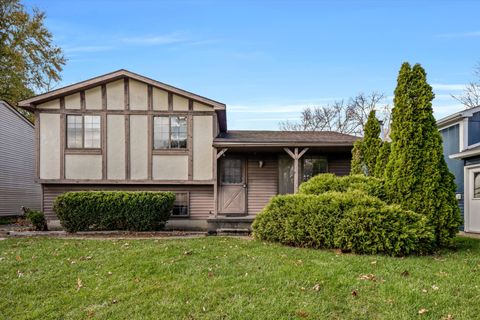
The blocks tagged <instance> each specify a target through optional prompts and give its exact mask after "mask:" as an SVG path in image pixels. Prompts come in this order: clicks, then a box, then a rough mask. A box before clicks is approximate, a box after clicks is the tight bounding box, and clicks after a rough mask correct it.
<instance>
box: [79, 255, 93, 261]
mask: <svg viewBox="0 0 480 320" xmlns="http://www.w3.org/2000/svg"><path fill="white" fill-rule="evenodd" d="M78 260H82V261H83V260H92V257H90V256H86V257H85V256H81V257H80V259H78Z"/></svg>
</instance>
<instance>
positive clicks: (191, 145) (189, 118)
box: [187, 100, 194, 180]
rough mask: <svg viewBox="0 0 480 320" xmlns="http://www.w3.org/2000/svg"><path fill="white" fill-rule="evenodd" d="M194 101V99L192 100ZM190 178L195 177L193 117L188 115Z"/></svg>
mask: <svg viewBox="0 0 480 320" xmlns="http://www.w3.org/2000/svg"><path fill="white" fill-rule="evenodd" d="M190 101H192V100H190ZM187 149H188V180H192V179H193V157H194V154H193V117H192V115H188V116H187Z"/></svg>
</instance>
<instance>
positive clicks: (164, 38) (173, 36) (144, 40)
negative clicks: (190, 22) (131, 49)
mask: <svg viewBox="0 0 480 320" xmlns="http://www.w3.org/2000/svg"><path fill="white" fill-rule="evenodd" d="M120 40H121V41H122V42H125V43H131V44H140V45H165V44H173V43H180V42H185V41H187V40H188V39H187V37H186V36H185V35H184V34H183V33H181V32H173V33H168V34H162V35H144V36H134V37H125V38H122V39H120Z"/></svg>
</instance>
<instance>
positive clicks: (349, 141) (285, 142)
mask: <svg viewBox="0 0 480 320" xmlns="http://www.w3.org/2000/svg"><path fill="white" fill-rule="evenodd" d="M359 139H361V138H360V137H356V136H352V135H349V134H344V133H339V132H333V131H267V130H258V131H257V130H231V131H227V132H221V133H220V134H219V135H218V136H217V137H216V138H215V139H214V140H213V145H214V146H217V147H227V146H245V147H247V146H266V145H268V146H285V147H286V146H305V147H326V146H347V147H348V146H353V143H354V142H355V141H357V140H359Z"/></svg>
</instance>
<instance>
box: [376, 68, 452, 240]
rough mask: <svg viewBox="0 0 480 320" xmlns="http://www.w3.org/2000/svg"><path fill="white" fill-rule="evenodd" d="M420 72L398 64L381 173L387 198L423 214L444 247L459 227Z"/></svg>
mask: <svg viewBox="0 0 480 320" xmlns="http://www.w3.org/2000/svg"><path fill="white" fill-rule="evenodd" d="M433 98H434V94H433V91H432V87H431V86H430V85H429V84H428V83H427V75H426V73H425V70H424V69H423V68H422V67H421V66H420V65H419V64H416V65H414V66H413V68H412V67H411V66H410V64H408V63H403V65H402V67H401V68H400V72H399V75H398V79H397V87H396V89H395V98H394V108H393V113H392V131H391V139H392V145H391V154H390V157H389V160H388V163H387V167H386V172H385V191H386V194H387V196H388V197H389V199H390V201H392V202H395V203H399V204H400V205H401V206H403V207H404V208H405V209H409V210H413V211H416V212H418V213H422V214H424V215H426V216H427V217H428V219H429V223H430V225H431V226H432V227H433V228H434V232H435V237H436V245H437V246H443V245H448V244H449V243H450V241H451V240H452V238H453V237H454V236H455V234H456V233H457V231H458V227H459V226H460V223H461V219H460V210H459V208H458V204H457V200H456V198H455V192H454V191H455V184H454V178H453V175H452V174H451V173H450V172H449V171H448V168H447V164H446V163H445V160H444V158H443V149H442V139H441V136H440V133H439V132H438V129H437V126H436V121H435V118H434V117H433V110H432V100H433Z"/></svg>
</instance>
